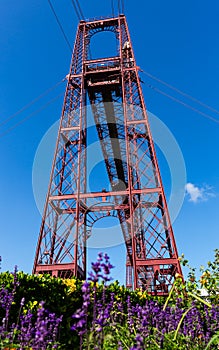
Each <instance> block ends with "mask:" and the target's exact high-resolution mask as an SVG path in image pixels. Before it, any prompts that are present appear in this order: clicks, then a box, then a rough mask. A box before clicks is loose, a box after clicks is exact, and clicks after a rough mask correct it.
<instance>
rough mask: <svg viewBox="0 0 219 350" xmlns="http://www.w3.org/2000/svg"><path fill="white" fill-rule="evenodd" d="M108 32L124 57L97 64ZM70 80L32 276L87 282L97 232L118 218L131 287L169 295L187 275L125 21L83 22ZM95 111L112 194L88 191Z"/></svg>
mask: <svg viewBox="0 0 219 350" xmlns="http://www.w3.org/2000/svg"><path fill="white" fill-rule="evenodd" d="M103 31H111V32H113V33H114V35H115V38H116V40H117V46H118V52H117V55H116V56H114V57H108V58H99V59H90V57H89V49H90V42H91V38H92V37H93V36H94V35H98V33H99V32H103ZM106 45H107V44H106ZM67 78H68V83H67V88H66V93H65V98H64V106H63V111H62V117H61V121H60V127H59V132H58V139H57V145H56V151H55V156H54V161H53V166H52V172H51V178H50V184H49V189H48V194H47V199H46V204H45V209H44V215H43V219H42V225H41V230H40V234H39V240H38V245H37V250H36V256H35V262H34V268H33V273H50V274H51V275H54V276H59V277H63V278H69V277H71V276H73V275H75V276H77V277H79V278H85V275H86V242H87V240H88V239H89V236H90V235H91V233H92V227H93V225H94V223H95V222H96V221H97V220H99V219H101V218H103V217H106V216H115V217H117V218H118V220H119V223H120V226H121V230H122V233H123V237H124V241H125V244H126V248H127V257H126V285H127V287H128V288H134V289H135V288H142V289H143V290H147V291H148V292H150V293H152V294H160V295H165V294H167V293H168V291H169V289H170V287H171V285H172V283H173V280H174V276H175V274H176V273H180V274H181V273H182V272H181V267H180V264H179V260H178V254H177V248H176V244H175V239H174V235H173V230H172V226H171V222H170V217H169V213H168V209H167V204H166V199H165V195H164V190H163V186H162V182H161V176H160V171H159V167H158V163H157V158H156V154H155V148H154V144H153V140H152V135H151V132H150V127H149V122H148V117H147V113H146V108H145V103H144V99H143V95H142V89H141V85H140V79H139V75H138V67H137V66H136V62H135V57H134V53H133V48H132V44H131V40H130V35H129V31H128V26H127V22H126V18H125V16H124V15H119V16H118V17H115V18H106V19H99V20H92V21H80V23H79V25H78V30H77V35H76V41H75V45H74V50H73V55H72V60H71V66H70V72H69V75H68V76H67ZM88 104H89V105H90V108H91V110H92V115H93V118H94V123H95V126H96V133H97V135H98V138H99V143H100V145H101V151H102V154H103V158H104V162H105V166H106V171H107V176H108V181H109V186H110V187H109V188H110V189H109V191H107V190H101V189H100V190H99V191H96V192H91V191H88V189H87V181H88V180H87V161H88V159H87V158H88V156H89V154H88V152H87V106H88Z"/></svg>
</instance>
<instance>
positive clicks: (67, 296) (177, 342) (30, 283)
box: [0, 249, 219, 350]
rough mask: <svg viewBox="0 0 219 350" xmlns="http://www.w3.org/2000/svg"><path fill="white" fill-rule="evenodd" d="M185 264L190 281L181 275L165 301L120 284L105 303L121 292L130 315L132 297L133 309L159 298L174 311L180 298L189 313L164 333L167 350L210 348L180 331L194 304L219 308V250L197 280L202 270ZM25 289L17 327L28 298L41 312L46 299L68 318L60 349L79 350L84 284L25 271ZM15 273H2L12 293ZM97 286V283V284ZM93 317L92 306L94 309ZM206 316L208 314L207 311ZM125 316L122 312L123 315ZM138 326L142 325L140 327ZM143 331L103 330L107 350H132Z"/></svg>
mask: <svg viewBox="0 0 219 350" xmlns="http://www.w3.org/2000/svg"><path fill="white" fill-rule="evenodd" d="M180 260H181V264H182V265H183V266H187V267H188V268H189V274H188V278H187V280H186V281H184V280H183V279H182V276H177V278H176V279H175V282H174V285H173V287H172V289H171V291H170V293H169V296H168V298H164V297H154V296H153V297H152V296H151V295H149V294H148V293H147V292H143V291H141V290H135V291H130V290H128V289H126V288H125V287H124V286H120V285H119V282H118V281H115V282H114V283H111V284H110V285H109V286H108V287H107V288H106V289H105V292H104V293H105V302H106V303H108V302H109V301H110V297H111V293H114V294H115V302H118V303H119V302H122V303H123V306H124V308H123V309H124V312H126V311H127V309H126V307H127V305H126V304H127V298H128V296H129V297H130V301H131V303H132V305H137V304H138V305H144V304H145V301H146V300H150V299H152V300H156V301H157V302H158V304H160V305H162V308H163V310H165V309H166V308H167V307H174V306H175V305H176V300H178V299H179V298H180V299H181V302H180V307H181V308H183V310H184V313H183V316H182V319H181V321H180V322H179V324H178V327H177V329H176V331H175V332H170V333H167V334H165V335H163V345H162V348H163V349H165V350H174V349H192V350H198V349H203V350H204V349H205V348H204V347H203V344H201V339H197V341H196V342H191V339H190V338H188V337H185V336H183V335H182V334H181V333H180V328H181V326H182V324H183V318H184V317H185V315H186V314H187V313H188V312H189V310H190V309H191V308H192V305H194V302H195V305H196V307H197V308H198V309H199V310H200V311H201V312H202V311H203V310H204V307H207V308H209V309H210V308H211V305H212V304H214V305H218V303H219V250H218V249H216V250H215V258H214V261H213V262H208V266H207V268H204V267H203V266H202V267H201V268H200V272H201V278H199V279H198V278H197V277H196V271H195V269H194V268H192V267H190V266H189V264H188V261H187V260H185V259H184V256H182V257H181V258H180ZM17 278H18V281H19V285H18V287H17V290H16V294H15V298H14V303H13V305H12V308H11V310H10V322H11V323H13V322H14V323H16V322H17V317H18V314H19V310H20V302H21V299H22V298H25V305H24V307H23V311H22V312H24V313H25V312H27V310H28V309H30V310H31V311H32V312H33V313H34V314H36V312H37V309H38V307H39V303H40V302H41V301H45V308H46V309H48V310H49V311H50V312H54V313H55V314H56V315H57V316H60V315H63V321H62V325H61V329H60V339H59V342H60V343H61V344H63V345H62V346H60V347H59V348H60V349H66V350H68V349H75V350H76V349H78V348H79V337H78V336H77V334H75V332H72V331H71V330H70V328H71V325H72V315H73V314H74V313H75V312H76V311H77V310H78V309H80V308H81V305H82V302H83V300H82V291H81V287H82V281H80V280H77V279H76V278H73V279H69V280H62V279H60V278H55V277H51V276H50V275H38V276H37V275H29V274H26V273H23V272H18V273H17ZM13 281H14V275H13V274H12V273H9V272H3V273H0V288H1V287H4V288H6V289H8V290H9V291H12V290H13ZM91 287H92V285H91ZM103 288H104V285H103V284H97V285H96V287H95V288H94V289H95V290H96V298H97V299H101V296H102V294H103ZM200 289H204V290H205V291H206V294H207V296H206V297H203V296H201V293H200ZM89 312H90V313H91V314H92V307H91V309H90V311H89ZM203 313H204V311H203ZM118 315H119V313H118ZM2 317H3V310H1V309H0V318H2ZM88 324H91V315H88ZM136 325H137V323H136ZM137 330H138V329H137V328H135V327H133V328H132V330H131V329H130V327H129V326H128V324H127V323H123V324H119V323H117V324H112V325H111V326H107V327H105V329H104V332H103V335H102V336H103V343H102V349H105V350H108V349H112V350H113V349H118V344H119V343H121V346H122V347H123V349H129V348H130V347H132V346H134V344H135V336H136V333H137ZM161 336H162V335H161V334H159V332H158V330H157V329H154V330H153V331H152V332H151V334H150V335H149V336H147V339H144V348H145V349H151V350H153V349H159V348H161V347H160V345H158V343H157V341H156V339H157V338H159V337H161ZM218 344H219V334H218V333H216V334H214V335H213V337H212V338H211V340H210V341H209V344H208V345H207V346H206V350H207V349H216V348H217V346H218ZM0 345H1V348H8V349H9V348H19V346H18V345H16V344H14V345H13V346H12V345H11V344H9V343H7V340H5V342H4V344H3V343H1V344H0ZM94 347H95V336H94V333H93V332H92V331H90V333H89V334H88V337H87V338H86V341H85V343H84V344H83V348H84V349H94Z"/></svg>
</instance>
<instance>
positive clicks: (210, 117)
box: [145, 83, 219, 124]
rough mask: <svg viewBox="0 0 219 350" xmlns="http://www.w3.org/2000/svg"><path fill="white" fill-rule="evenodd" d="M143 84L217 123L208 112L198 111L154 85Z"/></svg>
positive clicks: (218, 121) (218, 122)
mask: <svg viewBox="0 0 219 350" xmlns="http://www.w3.org/2000/svg"><path fill="white" fill-rule="evenodd" d="M145 85H146V86H147V87H149V88H150V89H152V90H154V91H156V92H158V93H159V94H161V95H163V96H166V97H168V98H170V99H171V100H173V101H175V102H177V103H179V104H181V105H183V106H184V107H186V108H189V109H191V110H192V111H194V112H196V113H198V114H200V115H202V116H203V117H205V118H207V119H210V120H211V121H213V122H215V123H217V124H219V119H216V118H214V117H212V116H211V115H209V114H207V113H204V112H202V111H200V110H199V109H197V108H195V107H192V106H190V105H189V104H188V103H185V102H183V101H181V100H179V99H178V98H176V97H174V96H172V95H170V94H167V93H166V92H164V91H162V90H160V89H158V88H156V87H155V86H153V85H151V84H147V83H145Z"/></svg>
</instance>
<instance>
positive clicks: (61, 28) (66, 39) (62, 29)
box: [48, 0, 72, 52]
mask: <svg viewBox="0 0 219 350" xmlns="http://www.w3.org/2000/svg"><path fill="white" fill-rule="evenodd" d="M48 3H49V6H50V9H51V11H52V13H53V14H54V16H55V19H56V22H57V23H58V26H59V28H60V30H61V32H62V34H63V37H64V39H65V41H66V43H67V45H68V47H69V50H70V51H71V52H72V46H71V44H70V42H69V40H68V38H67V36H66V34H65V31H64V28H63V26H62V24H61V22H60V20H59V18H58V16H57V14H56V11H55V9H54V7H53V6H52V3H51V1H50V0H48Z"/></svg>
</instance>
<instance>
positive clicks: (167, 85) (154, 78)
mask: <svg viewBox="0 0 219 350" xmlns="http://www.w3.org/2000/svg"><path fill="white" fill-rule="evenodd" d="M140 71H141V72H142V73H143V74H145V75H147V76H148V77H149V78H151V79H153V80H156V81H157V82H159V83H161V84H162V85H165V86H166V87H168V88H169V89H171V90H173V91H176V92H177V93H178V94H180V95H182V96H184V97H187V98H188V99H190V100H192V101H194V102H196V103H198V104H199V105H201V106H202V107H205V108H207V109H209V110H210V111H212V112H215V113H217V114H219V111H218V110H217V109H215V108H213V107H211V106H209V105H207V104H206V103H204V102H202V101H200V100H198V99H197V98H195V97H193V96H191V95H189V94H187V93H186V92H184V91H182V90H179V89H178V88H176V87H174V86H173V85H170V84H168V83H167V82H165V81H163V80H161V79H159V78H157V77H155V76H154V75H152V74H150V73H148V72H146V71H144V70H141V69H140Z"/></svg>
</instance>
